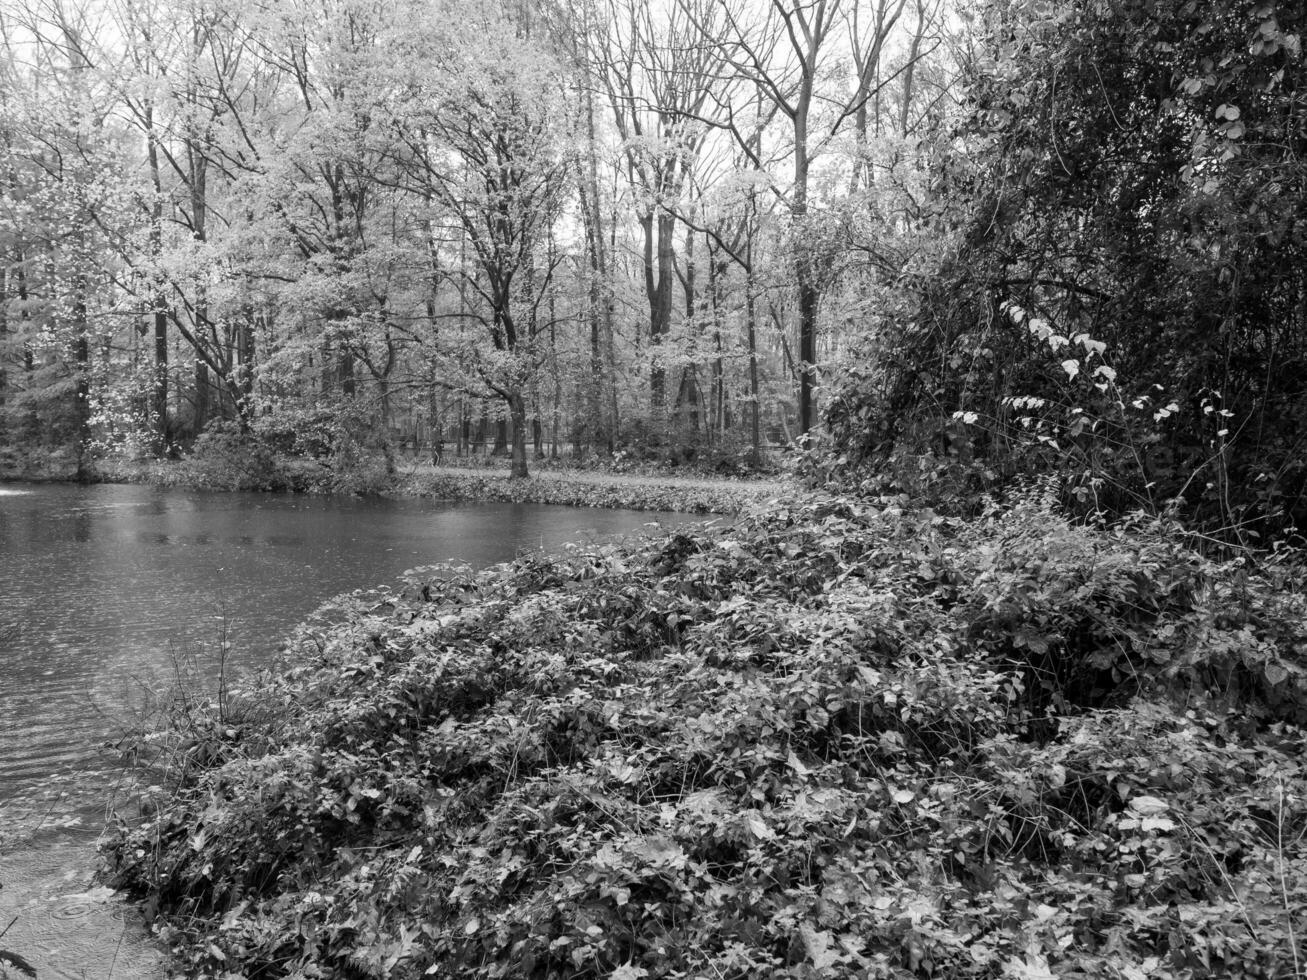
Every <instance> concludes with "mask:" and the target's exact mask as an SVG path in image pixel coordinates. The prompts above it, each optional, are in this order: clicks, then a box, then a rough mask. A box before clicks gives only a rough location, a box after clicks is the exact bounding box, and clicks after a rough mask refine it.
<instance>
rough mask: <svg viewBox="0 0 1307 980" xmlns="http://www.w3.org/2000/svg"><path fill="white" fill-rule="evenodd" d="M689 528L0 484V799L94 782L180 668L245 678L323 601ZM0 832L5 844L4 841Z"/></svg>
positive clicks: (626, 520)
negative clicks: (417, 572)
mask: <svg viewBox="0 0 1307 980" xmlns="http://www.w3.org/2000/svg"><path fill="white" fill-rule="evenodd" d="M689 519H690V518H688V517H686V516H684V515H672V514H649V513H643V512H638V511H621V510H599V509H589V508H570V507H550V506H543V505H525V504H449V503H437V502H432V501H424V500H419V499H376V498H368V499H362V498H354V497H324V496H283V495H271V494H255V493H206V492H197V491H187V490H174V489H158V488H153V487H141V486H116V485H99V486H89V487H80V486H72V485H24V484H0V801H3V800H4V798H5V796H6V794H8V795H9V796H10V797H14V796H21V795H23V794H24V793H28V792H30V791H31V790H32V789H33V788H34V787H36V786H39V785H49V784H50V781H51V779H52V777H53V778H54V779H55V780H56V782H57V780H58V778H59V777H60V775H61V774H62V775H63V776H64V777H66V778H68V779H70V780H72V779H73V778H74V777H75V776H76V775H78V774H81V773H85V772H87V771H92V770H96V769H97V768H99V767H100V766H101V763H102V759H103V756H104V753H103V751H102V744H103V743H105V742H106V741H108V740H112V739H113V738H114V737H115V736H116V735H117V734H119V733H120V732H121V731H122V729H123V726H124V725H125V724H130V722H131V719H132V711H133V708H134V706H136V705H138V704H140V703H141V701H142V698H143V696H144V695H145V694H146V693H147V692H149V691H152V690H158V689H160V688H161V687H162V686H165V685H166V684H168V683H169V681H170V680H171V679H172V677H173V675H174V673H175V671H176V669H177V666H178V664H179V663H185V662H187V661H191V660H193V661H195V662H197V663H198V664H199V667H200V674H201V675H205V674H207V675H208V676H209V677H212V676H213V674H214V672H215V671H216V663H217V649H218V646H219V643H218V641H219V638H220V637H221V636H223V635H225V636H226V637H227V639H228V641H229V644H230V650H231V659H232V660H233V661H234V663H235V665H237V666H240V667H251V666H254V665H259V664H266V663H268V662H270V661H271V659H272V658H273V656H274V654H275V653H276V651H277V649H278V644H279V641H280V640H281V639H282V638H284V637H285V635H286V634H287V633H288V632H289V631H290V630H291V629H292V628H293V627H294V626H295V624H297V623H298V622H300V621H302V620H303V619H304V618H305V617H306V616H308V615H309V614H310V613H311V612H313V610H314V609H315V608H317V607H318V606H319V605H320V604H321V603H322V602H323V601H324V600H325V599H327V598H328V597H330V596H332V595H335V594H337V593H340V592H344V591H348V590H352V589H357V588H366V587H371V586H374V585H383V584H391V583H395V582H396V580H397V578H398V576H399V575H400V573H402V572H403V571H404V570H405V569H408V568H411V567H414V566H417V565H425V564H432V563H435V562H439V561H446V560H458V561H465V562H468V563H470V564H472V565H474V566H478V567H481V566H485V565H489V564H492V563H494V562H498V561H504V560H507V559H510V558H512V557H514V555H516V554H517V553H518V552H519V551H521V550H523V549H537V548H544V549H546V550H556V549H559V548H561V547H562V546H563V545H564V544H565V543H566V542H579V541H585V540H587V539H595V538H599V537H605V536H608V535H612V534H621V533H627V532H631V531H635V530H639V529H641V528H642V527H644V526H645V525H647V524H649V523H650V522H651V521H661V522H663V523H669V522H679V521H683V520H689ZM0 832H2V831H0Z"/></svg>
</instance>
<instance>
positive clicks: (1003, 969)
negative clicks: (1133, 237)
mask: <svg viewBox="0 0 1307 980" xmlns="http://www.w3.org/2000/svg"><path fill="white" fill-rule="evenodd" d="M355 605H356V606H357V608H356V609H355V614H354V615H353V616H352V618H351V620H350V622H349V624H348V625H347V626H345V627H336V628H326V629H321V630H319V629H309V630H308V631H307V632H306V633H305V634H304V635H303V636H302V637H301V639H300V642H299V643H298V645H297V647H296V649H295V659H294V660H293V661H292V665H291V667H290V669H289V670H288V671H287V672H285V673H284V674H283V675H280V676H278V677H274V678H270V679H268V680H266V682H265V683H263V684H260V685H259V686H258V687H257V688H255V689H252V690H251V691H250V692H248V693H246V694H244V695H238V694H229V695H228V696H227V697H225V698H223V699H222V700H221V702H220V703H219V704H217V705H216V706H214V707H213V708H212V709H211V710H210V711H209V712H207V713H206V712H203V711H198V712H197V711H196V710H195V706H194V704H193V703H192V702H188V703H187V704H186V708H185V710H179V711H178V713H177V715H176V718H175V721H176V724H175V725H174V727H173V728H171V729H170V730H167V731H164V732H162V733H157V734H154V735H151V736H149V737H147V738H146V739H144V740H143V741H142V743H141V745H140V751H141V752H142V753H143V756H142V757H143V759H146V760H149V759H152V760H153V763H154V764H155V765H156V766H158V767H159V771H160V776H159V781H160V784H161V787H162V788H161V789H159V790H158V791H157V793H156V795H155V796H153V797H151V798H150V799H149V800H148V801H147V803H146V810H145V819H144V822H142V823H141V824H140V825H138V826H134V827H129V826H124V827H123V828H122V829H121V830H120V832H119V833H118V834H117V836H116V837H115V839H114V840H113V841H112V842H111V844H110V846H109V855H110V857H111V860H112V862H113V864H114V866H115V867H116V869H117V876H118V880H119V881H120V882H121V883H123V884H124V885H126V886H128V887H131V888H133V889H135V890H136V891H138V892H139V893H140V894H141V895H142V896H143V897H145V898H146V899H147V900H148V903H149V906H150V908H151V909H152V910H153V911H154V912H155V913H156V914H157V915H159V916H160V917H161V921H162V922H163V923H165V924H166V925H165V929H164V934H165V935H167V936H168V937H170V938H171V939H172V940H173V942H174V943H176V944H177V945H178V948H179V950H180V951H181V955H182V956H183V957H184V960H185V961H186V962H187V963H188V965H189V968H190V969H191V970H192V971H193V972H194V973H196V974H197V975H205V976H210V977H236V976H241V977H252V978H260V977H262V978H271V977H284V976H298V977H338V978H363V977H394V978H400V977H417V976H423V975H426V976H469V977H472V976H485V977H496V976H498V977H541V978H544V977H616V978H626V980H630V978H638V977H667V978H672V977H698V976H715V977H729V978H745V977H757V976H793V977H818V976H851V977H852V976H857V977H977V978H979V977H1000V976H1002V977H1025V978H1030V980H1034V978H1048V977H1052V976H1054V975H1057V976H1082V977H1095V978H1120V980H1138V978H1142V977H1145V976H1147V977H1168V978H1189V977H1206V976H1223V977H1249V978H1254V977H1255V978H1267V980H1269V978H1282V977H1291V976H1301V975H1302V963H1303V960H1302V957H1303V956H1304V953H1305V951H1304V948H1303V943H1302V936H1301V924H1302V922H1303V913H1304V910H1305V909H1307V890H1305V885H1304V883H1305V882H1307V833H1304V831H1307V768H1305V767H1304V754H1303V749H1304V736H1303V730H1302V728H1301V727H1299V726H1300V725H1301V723H1302V722H1303V721H1304V719H1305V718H1307V663H1305V658H1307V599H1305V598H1304V595H1303V593H1302V590H1301V583H1300V582H1299V581H1298V580H1297V579H1296V578H1295V577H1294V574H1293V573H1291V571H1290V570H1289V569H1288V568H1281V567H1279V566H1278V565H1277V564H1276V563H1274V562H1268V563H1266V564H1265V565H1264V567H1263V568H1262V569H1261V570H1260V571H1259V572H1257V573H1253V572H1251V571H1250V570H1249V569H1248V568H1247V567H1245V566H1244V565H1243V564H1242V563H1241V562H1238V561H1236V562H1231V563H1227V564H1216V563H1214V562H1212V561H1211V560H1208V559H1206V558H1203V557H1200V556H1199V555H1198V554H1196V553H1194V552H1193V551H1191V550H1189V549H1188V548H1186V547H1185V546H1184V545H1183V544H1181V543H1179V542H1178V541H1177V539H1176V538H1175V536H1174V532H1173V531H1171V530H1170V529H1166V528H1162V527H1160V526H1157V525H1154V524H1137V525H1132V526H1127V527H1121V528H1112V529H1107V528H1094V527H1086V526H1082V525H1077V524H1073V523H1071V522H1069V521H1068V520H1066V519H1065V518H1064V517H1063V516H1062V515H1061V514H1060V513H1059V512H1058V510H1057V509H1056V507H1055V506H1054V505H1053V504H1052V503H1051V500H1050V499H1049V495H1048V494H1044V495H1043V496H1042V497H1032V498H1029V499H1025V500H1022V501H1018V502H1017V504H1016V505H1015V506H1014V507H1012V508H1010V509H1006V510H1001V509H998V508H992V509H990V510H989V511H987V512H986V513H985V514H984V515H983V516H982V517H981V518H979V519H977V520H974V521H971V522H961V521H958V520H954V519H946V518H943V517H938V516H935V515H933V514H931V513H929V512H924V513H913V512H907V511H905V510H904V509H903V501H902V500H900V499H897V498H883V499H880V500H876V501H853V500H848V499H841V498H834V497H817V498H809V499H805V500H788V501H777V502H774V503H773V505H772V506H771V507H770V508H769V510H768V512H767V513H766V514H765V515H755V516H751V517H747V518H742V519H741V520H740V521H739V522H738V523H736V524H735V525H734V526H732V527H729V528H723V529H717V530H713V531H706V530H705V531H694V532H689V533H677V534H675V535H673V536H671V537H668V538H666V539H665V540H660V541H650V542H634V543H631V544H628V545H621V546H609V547H604V548H600V549H598V550H591V551H577V552H572V553H569V554H566V555H563V556H559V557H549V556H540V555H532V556H526V557H523V558H521V559H519V560H518V561H517V562H515V563H513V564H511V565H508V566H502V567H498V568H494V569H490V570H488V571H485V572H480V573H473V572H470V571H467V570H459V569H453V568H436V569H428V570H418V571H415V572H413V573H411V580H410V584H409V586H408V588H407V589H406V590H405V592H404V593H403V594H402V595H399V594H393V595H392V594H381V595H377V594H372V595H371V596H369V597H368V598H367V599H366V601H364V600H363V599H359V600H358V601H357V602H356V604H355Z"/></svg>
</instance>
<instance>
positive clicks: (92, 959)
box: [0, 844, 164, 980]
mask: <svg viewBox="0 0 1307 980" xmlns="http://www.w3.org/2000/svg"><path fill="white" fill-rule="evenodd" d="M94 866H95V857H94V854H93V853H92V852H91V850H90V848H89V846H87V845H84V844H66V845H60V846H54V847H38V848H30V849H28V848H23V849H19V850H17V851H15V852H12V853H5V854H3V855H0V886H3V887H0V922H3V923H7V922H9V920H10V919H14V923H13V926H12V927H11V928H10V929H9V930H8V932H6V933H5V935H4V939H3V940H0V947H2V948H4V949H7V950H11V951H13V952H15V953H17V954H18V955H19V956H21V957H23V958H24V959H25V960H27V961H28V962H29V963H30V964H31V965H32V966H33V967H34V968H35V969H36V975H37V977H39V978H40V980H48V978H51V977H54V978H59V980H159V978H162V977H163V975H164V966H163V964H164V956H163V952H162V951H161V950H160V949H159V948H158V947H157V946H156V945H155V944H154V943H153V942H152V941H151V939H150V938H149V936H148V935H147V933H146V931H145V927H144V925H143V924H142V922H141V919H140V915H139V913H138V912H137V911H136V910H135V909H134V908H133V907H132V906H130V905H128V904H127V901H126V900H125V899H124V898H123V896H122V895H120V894H119V893H117V892H115V891H113V890H112V889H110V888H106V887H103V886H97V885H96V884H95V882H94V881H93V879H92V873H93V869H94ZM15 916H16V917H17V918H15Z"/></svg>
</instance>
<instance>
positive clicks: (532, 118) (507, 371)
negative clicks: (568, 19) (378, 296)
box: [396, 4, 574, 477]
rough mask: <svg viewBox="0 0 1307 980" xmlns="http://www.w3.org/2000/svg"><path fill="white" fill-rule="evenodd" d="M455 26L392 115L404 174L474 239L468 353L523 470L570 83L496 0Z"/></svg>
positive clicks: (516, 470) (560, 195) (436, 41)
mask: <svg viewBox="0 0 1307 980" xmlns="http://www.w3.org/2000/svg"><path fill="white" fill-rule="evenodd" d="M457 30H458V36H457V38H456V39H454V38H448V37H442V36H441V33H440V32H437V31H436V30H434V29H433V30H432V31H431V32H430V33H429V34H428V35H427V36H428V38H430V40H431V42H433V43H432V45H431V47H430V48H428V49H426V55H427V58H426V59H424V63H423V64H422V65H421V67H420V70H419V71H416V72H414V73H413V74H412V75H410V76H408V77H407V78H406V79H405V82H406V84H405V88H404V90H403V92H402V95H401V97H400V98H401V102H400V103H399V107H398V110H397V114H396V118H401V119H403V120H404V123H403V126H402V130H401V137H402V139H403V140H404V142H405V144H406V149H407V160H406V163H407V168H408V175H409V179H410V180H411V181H412V182H413V184H414V186H415V187H417V188H419V189H420V192H421V193H422V194H423V195H424V197H426V198H428V199H430V200H431V201H432V202H434V203H435V204H436V205H437V206H438V208H439V209H440V212H442V213H443V215H444V216H446V217H448V219H450V220H451V221H452V222H453V223H454V224H456V225H457V227H458V228H459V229H460V230H461V232H462V234H463V235H464V236H465V238H466V241H467V243H468V245H469V246H470V248H471V251H472V255H473V257H474V261H475V267H474V270H469V269H466V268H462V267H460V268H458V269H456V270H454V274H455V275H457V276H458V277H459V278H460V279H461V280H462V282H463V284H464V285H466V286H467V287H468V289H470V291H471V292H472V293H474V294H475V295H476V296H478V297H479V298H480V299H481V300H482V301H483V302H484V304H485V306H484V311H483V312H479V313H474V312H472V311H469V315H471V316H473V317H474V318H475V319H477V320H478V321H479V322H480V324H481V325H482V327H483V328H484V330H485V336H486V337H487V339H488V340H489V341H490V349H489V350H488V351H487V350H484V349H482V348H480V347H472V348H469V349H466V350H464V351H463V352H462V353H463V354H464V355H465V358H466V360H467V362H468V364H467V366H468V367H469V368H470V369H471V370H472V372H473V373H474V374H475V376H476V377H477V378H478V379H479V380H480V381H481V382H482V383H483V384H484V385H486V386H487V387H488V388H489V389H490V390H491V391H493V392H494V393H495V394H496V395H497V396H498V397H500V398H501V399H502V400H503V401H504V403H505V405H506V407H507V410H508V415H509V419H510V421H511V423H512V427H513V445H512V463H511V473H512V475H513V476H515V477H525V476H526V475H527V463H526V430H527V422H526V415H527V413H526V400H527V394H528V389H529V387H530V384H531V381H532V378H533V377H534V375H535V372H536V370H537V369H538V368H539V367H540V364H541V363H542V356H543V355H542V352H541V350H540V349H539V346H538V341H539V339H540V334H541V326H542V325H541V322H540V311H541V304H542V302H543V301H544V299H545V297H546V295H547V292H548V287H549V284H550V282H551V280H552V277H553V274H554V271H555V266H556V259H553V258H550V257H549V256H548V255H547V254H542V253H544V249H545V246H546V244H547V241H548V238H549V232H550V229H551V228H552V227H553V225H554V222H555V221H556V220H557V219H558V217H559V215H560V212H561V209H562V206H563V203H564V201H565V199H566V197H567V195H568V193H569V191H570V188H571V186H572V183H573V167H574V161H573V159H572V156H571V155H570V154H569V152H568V151H567V148H566V146H565V137H566V136H567V125H566V124H567V120H568V118H569V112H568V109H567V107H566V105H565V104H564V103H563V97H564V93H565V91H566V86H565V84H564V79H563V77H562V73H561V68H560V66H559V65H558V63H557V61H556V60H555V59H553V58H552V57H551V56H550V55H549V54H548V53H546V52H545V51H543V50H541V48H540V47H539V46H537V45H536V44H534V43H533V41H532V38H531V36H530V30H529V25H528V24H526V23H523V22H522V21H521V20H515V19H512V18H510V17H509V16H508V15H507V14H506V13H505V12H504V11H503V10H501V9H498V8H497V7H495V6H494V5H492V4H482V5H480V6H478V7H476V8H475V10H467V11H465V19H463V20H462V21H461V22H460V23H459V25H458V27H457ZM451 42H454V43H451ZM541 265H543V266H544V268H543V269H542V268H541Z"/></svg>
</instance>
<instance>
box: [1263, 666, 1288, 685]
mask: <svg viewBox="0 0 1307 980" xmlns="http://www.w3.org/2000/svg"><path fill="white" fill-rule="evenodd" d="M1262 673H1263V674H1264V675H1265V676H1266V683H1267V684H1270V685H1271V687H1274V686H1275V685H1276V684H1283V683H1284V682H1285V681H1286V680H1288V679H1289V668H1288V667H1286V666H1284V664H1282V663H1274V662H1273V663H1269V664H1267V665H1266V667H1265V668H1263V670H1262Z"/></svg>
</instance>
